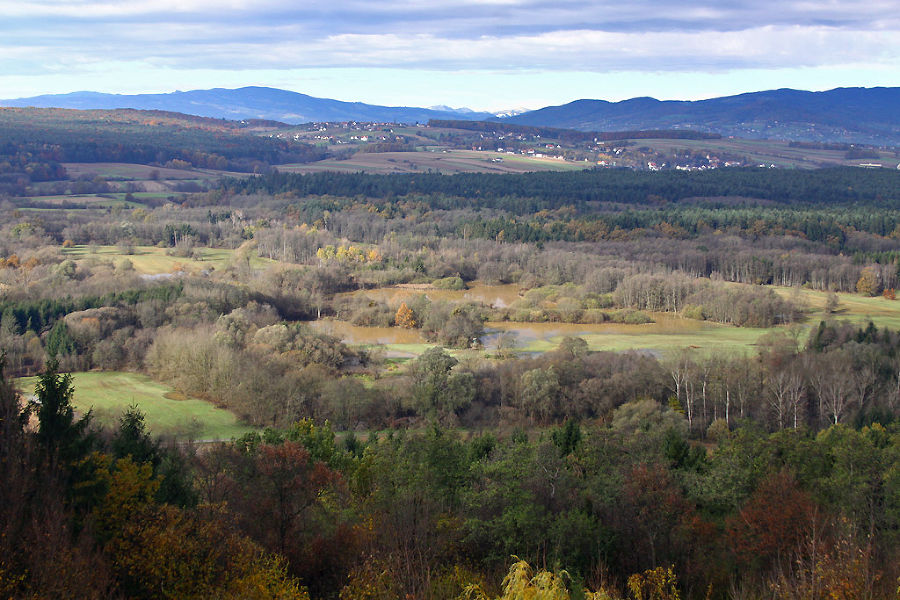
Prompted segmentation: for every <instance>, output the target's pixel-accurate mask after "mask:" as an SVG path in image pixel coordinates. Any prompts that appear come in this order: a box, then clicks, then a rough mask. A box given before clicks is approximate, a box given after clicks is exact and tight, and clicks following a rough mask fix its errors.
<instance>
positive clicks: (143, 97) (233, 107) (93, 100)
mask: <svg viewBox="0 0 900 600" xmlns="http://www.w3.org/2000/svg"><path fill="white" fill-rule="evenodd" d="M0 106H18V107H24V106H33V107H37V108H76V109H116V108H135V109H138V110H163V111H168V112H180V113H186V114H189V115H198V116H201V117H212V118H215V119H231V120H236V121H239V120H241V119H265V120H272V121H282V122H284V123H309V122H324V121H376V122H387V123H417V122H418V123H425V122H427V121H428V120H429V119H469V120H484V119H492V118H495V115H494V114H492V113H488V112H476V111H471V110H468V109H451V108H449V107H439V108H438V109H430V108H417V107H409V106H378V105H375V104H365V103H363V102H342V101H340V100H330V99H328V98H314V97H313V96H307V95H306V94H299V93H297V92H290V91H287V90H279V89H276V88H267V87H243V88H238V89H236V90H228V89H224V88H215V89H211V90H193V91H190V92H172V93H170V94H135V95H122V94H101V93H98V92H74V93H72V94H58V95H48V96H35V97H33V98H19V99H17V100H0Z"/></svg>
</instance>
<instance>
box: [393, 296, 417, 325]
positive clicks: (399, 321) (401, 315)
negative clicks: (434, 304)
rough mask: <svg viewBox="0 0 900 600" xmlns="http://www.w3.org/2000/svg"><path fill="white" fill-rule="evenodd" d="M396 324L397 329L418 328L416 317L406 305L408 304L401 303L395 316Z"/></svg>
mask: <svg viewBox="0 0 900 600" xmlns="http://www.w3.org/2000/svg"><path fill="white" fill-rule="evenodd" d="M394 323H395V324H396V325H397V327H403V328H405V329H414V328H415V327H416V325H417V323H416V315H415V313H413V311H412V309H411V308H410V307H408V306H407V305H406V302H401V303H400V307H399V308H398V309H397V314H396V315H394Z"/></svg>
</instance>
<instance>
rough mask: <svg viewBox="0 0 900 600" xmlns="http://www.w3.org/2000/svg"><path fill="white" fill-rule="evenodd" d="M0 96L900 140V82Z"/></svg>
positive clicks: (88, 103) (51, 103)
mask: <svg viewBox="0 0 900 600" xmlns="http://www.w3.org/2000/svg"><path fill="white" fill-rule="evenodd" d="M0 106H20V107H21V106H34V107H56V108H77V109H114V108H135V109H142V110H164V111H171V112H181V113H187V114H192V115H199V116H204V117H213V118H224V119H232V120H241V119H268V120H275V121H282V122H286V123H305V122H310V121H379V122H399V123H413V122H419V123H424V122H427V121H428V120H429V119H464V120H472V121H486V120H502V121H504V122H509V123H516V124H521V125H535V126H541V127H557V128H565V129H578V130H582V131H625V130H649V129H691V130H696V131H704V132H712V133H719V134H722V135H725V136H729V135H731V136H735V137H743V138H771V139H790V140H798V141H821V142H856V143H870V144H884V145H900V88H837V89H834V90H830V91H827V92H805V91H799V90H791V89H780V90H770V91H765V92H752V93H747V94H739V95H737V96H727V97H722V98H712V99H709V100H698V101H679V100H665V101H661V100H655V99H653V98H633V99H631V100H623V101H621V102H607V101H604V100H576V101H574V102H570V103H569V104H564V105H561V106H548V107H546V108H542V109H539V110H533V111H529V112H524V113H519V111H506V112H504V113H497V114H493V113H488V112H477V111H472V110H469V109H465V108H463V109H452V108H450V107H447V106H435V107H432V108H417V107H406V106H378V105H373V104H365V103H362V102H342V101H339V100H330V99H327V98H315V97H312V96H308V95H306V94H299V93H297V92H290V91H286V90H279V89H274V88H266V87H245V88H239V89H235V90H229V89H222V88H216V89H212V90H194V91H189V92H173V93H170V94H138V95H119V94H100V93H96V92H75V93H72V94H61V95H50V96H36V97H33V98H21V99H17V100H0Z"/></svg>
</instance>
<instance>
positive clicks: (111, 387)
mask: <svg viewBox="0 0 900 600" xmlns="http://www.w3.org/2000/svg"><path fill="white" fill-rule="evenodd" d="M72 379H73V384H74V388H75V396H74V405H75V409H76V410H77V411H78V412H80V413H84V412H86V411H88V410H93V414H94V417H95V419H96V420H97V421H98V422H99V423H100V424H101V425H104V426H115V424H116V423H117V422H118V419H119V417H120V416H121V415H122V414H123V413H124V412H125V411H126V410H127V409H128V407H129V406H131V405H133V404H134V405H137V406H138V408H140V409H141V411H142V412H143V413H144V414H145V423H146V425H147V427H148V429H149V430H150V432H151V433H152V434H154V435H165V436H180V437H186V436H190V437H194V438H196V439H203V440H207V439H221V440H227V439H231V438H233V437H239V436H241V435H243V434H244V433H247V432H248V431H250V430H251V429H252V428H251V427H249V426H246V425H242V424H241V423H240V422H239V421H238V418H237V417H236V416H235V415H234V414H233V413H230V412H228V411H227V410H224V409H221V408H216V407H215V406H213V405H212V404H210V403H209V402H205V401H203V400H198V399H196V398H184V397H182V396H181V395H180V394H178V393H176V392H174V391H173V390H172V389H171V388H169V387H166V386H164V385H162V384H159V383H156V382H154V381H152V380H151V379H150V378H149V377H147V376H145V375H138V374H136V373H122V372H95V371H92V372H88V373H74V374H73V375H72ZM36 382H37V378H36V377H25V378H22V379H19V380H18V386H19V389H21V390H22V392H23V393H25V394H26V395H30V394H32V393H33V391H34V386H35V383H36Z"/></svg>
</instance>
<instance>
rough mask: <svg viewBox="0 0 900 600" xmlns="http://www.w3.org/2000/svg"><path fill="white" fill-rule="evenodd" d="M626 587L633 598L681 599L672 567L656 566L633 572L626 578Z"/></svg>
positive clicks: (636, 599)
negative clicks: (640, 571) (641, 571)
mask: <svg viewBox="0 0 900 600" xmlns="http://www.w3.org/2000/svg"><path fill="white" fill-rule="evenodd" d="M628 589H629V591H631V593H632V595H633V596H634V597H635V600H681V596H679V594H678V578H677V577H675V570H674V568H673V567H669V568H666V567H656V568H655V569H648V570H646V571H644V572H643V573H635V574H634V575H632V576H631V577H629V578H628Z"/></svg>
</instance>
